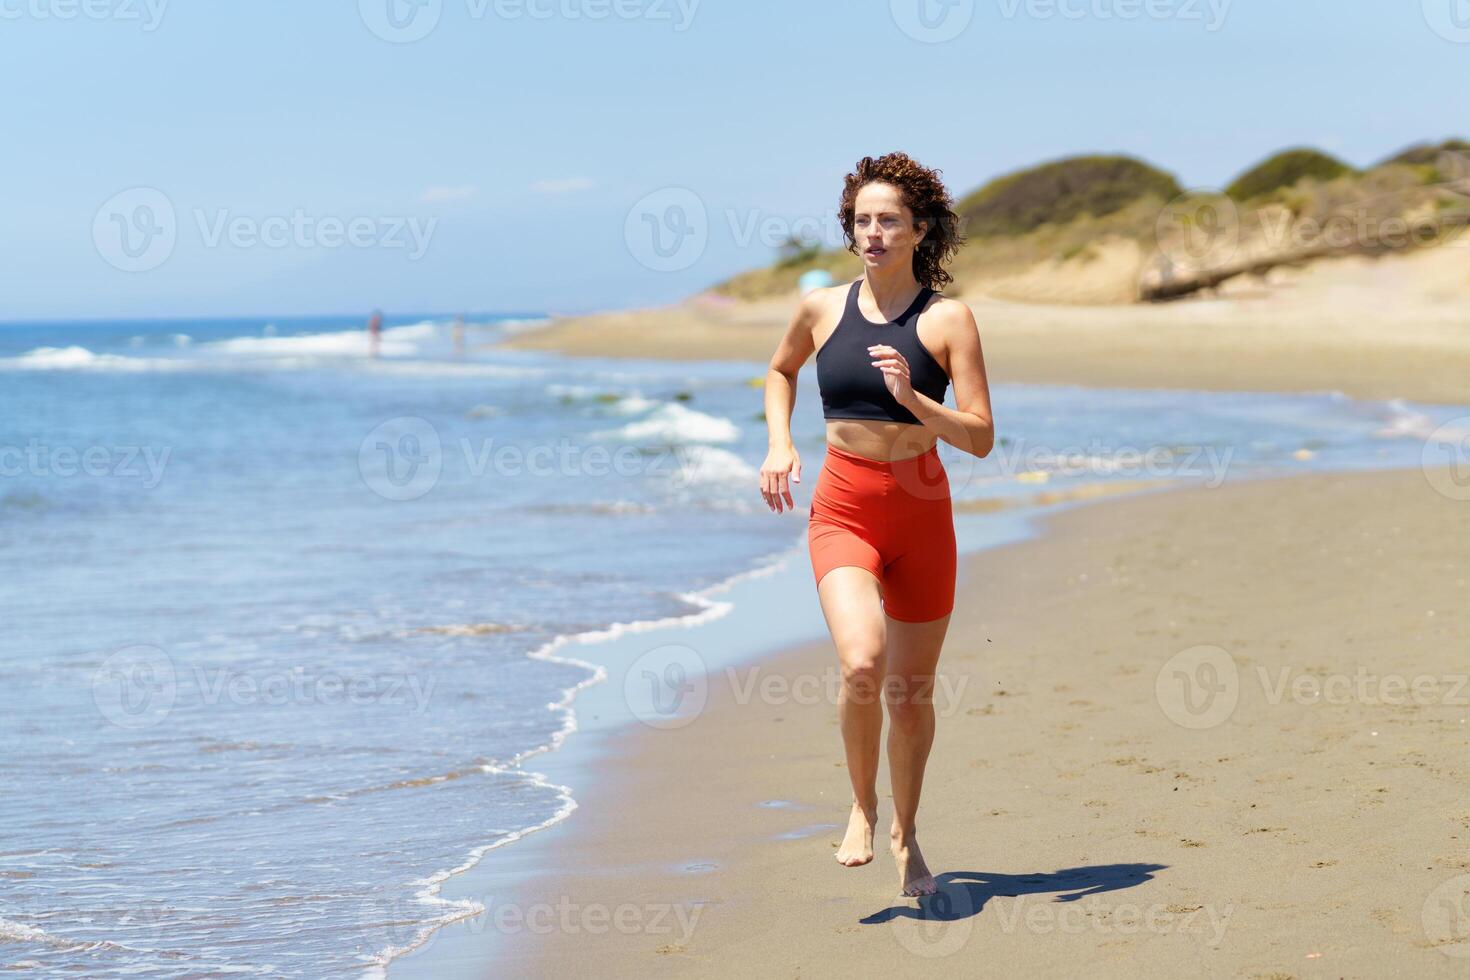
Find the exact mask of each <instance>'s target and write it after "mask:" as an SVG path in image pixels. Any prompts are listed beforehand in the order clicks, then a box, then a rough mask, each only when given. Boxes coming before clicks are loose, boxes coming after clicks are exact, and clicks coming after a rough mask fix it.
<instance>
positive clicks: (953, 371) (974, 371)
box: [902, 299, 995, 456]
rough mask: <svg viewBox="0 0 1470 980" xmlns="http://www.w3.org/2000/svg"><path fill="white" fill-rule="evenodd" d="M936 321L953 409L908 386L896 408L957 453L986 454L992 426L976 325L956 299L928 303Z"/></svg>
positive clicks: (992, 444)
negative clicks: (944, 352)
mask: <svg viewBox="0 0 1470 980" xmlns="http://www.w3.org/2000/svg"><path fill="white" fill-rule="evenodd" d="M927 315H928V316H932V317H934V318H935V320H937V321H938V324H937V325H938V326H939V327H940V328H941V330H942V332H943V336H944V344H945V348H946V349H947V350H948V351H949V379H950V382H951V383H952V384H953V385H954V401H955V405H956V406H957V407H956V408H946V407H945V406H944V405H942V404H940V403H939V402H937V401H935V400H934V399H932V398H930V397H929V396H928V395H925V394H923V393H921V392H918V391H915V390H914V389H913V387H912V386H909V385H905V386H904V387H906V388H908V392H907V394H908V395H909V396H910V397H909V398H908V399H907V400H905V401H904V402H903V403H902V404H903V406H904V407H905V408H907V409H908V410H909V411H910V412H913V413H914V416H915V417H916V418H918V420H919V421H920V422H921V423H923V424H924V425H925V426H926V427H927V428H930V429H933V430H934V432H935V433H936V434H937V435H938V436H939V438H941V439H943V440H944V441H945V442H947V443H949V444H950V445H951V446H954V447H955V448H957V449H963V450H964V451H965V452H967V453H973V454H974V455H976V456H988V455H989V454H990V451H991V450H992V449H994V448H995V423H994V421H993V420H992V419H991V416H990V384H989V382H988V381H987V380H986V377H985V355H984V353H983V352H982V351H981V349H980V327H979V326H978V325H977V324H976V323H975V314H973V313H971V312H970V308H969V307H968V306H967V305H965V304H964V303H962V302H960V301H959V300H957V299H952V300H948V301H944V302H939V303H936V304H934V306H933V307H931V308H930V309H929V310H928V311H927Z"/></svg>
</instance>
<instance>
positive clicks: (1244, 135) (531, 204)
mask: <svg viewBox="0 0 1470 980" xmlns="http://www.w3.org/2000/svg"><path fill="white" fill-rule="evenodd" d="M389 2H390V0H330V2H323V0H313V2H304V0H250V2H248V3H235V4H225V3H205V2H201V0H173V2H166V0H0V80H3V81H4V83H5V91H6V93H7V96H6V99H5V102H4V108H3V110H0V112H3V116H0V118H3V132H4V134H5V137H6V139H5V143H6V149H5V152H4V153H0V207H3V213H4V215H5V221H4V222H3V224H0V236H3V241H4V261H3V263H0V319H34V318H67V317H104V318H107V317H114V316H116V317H149V316H188V315H230V314H241V315H256V314H261V315H265V314H289V313H326V312H348V311H354V310H359V309H369V308H372V307H382V308H383V309H385V310H389V311H391V310H403V311H428V310H442V311H451V310H458V309H469V310H481V311H483V310H546V311H553V312H573V311H581V310H588V309H599V308H609V307H616V306H624V305H630V304H646V303H660V302H671V301H673V300H676V299H678V298H680V297H682V296H685V295H688V294H689V293H691V292H694V291H697V290H698V289H700V288H702V287H703V286H706V285H708V284H710V283H712V282H715V281H717V280H719V279H721V278H723V277H725V276H727V275H729V274H731V273H733V272H736V271H738V270H740V269H743V268H748V267H752V266H757V265H760V264H763V263H764V262H766V261H768V260H769V259H770V258H771V257H772V255H773V254H774V249H773V248H772V244H771V243H772V242H774V241H775V240H776V239H777V238H779V237H780V234H781V232H782V231H783V230H784V229H788V228H790V227H792V226H793V224H794V223H799V222H805V223H807V224H811V225H814V226H815V225H817V224H821V223H824V222H828V221H829V219H830V216H831V212H832V210H833V208H834V206H835V202H836V199H837V194H838V191H839V189H840V181H841V177H842V175H843V174H844V173H845V172H846V171H847V170H849V169H850V168H851V166H852V164H853V163H854V162H855V161H856V160H857V159H858V158H859V157H861V156H863V155H865V154H874V155H876V154H879V153H883V152H886V151H888V150H890V149H903V150H905V151H907V152H909V153H911V154H912V155H914V156H915V157H917V158H918V159H919V160H921V161H922V162H924V163H926V164H927V165H929V166H934V167H939V168H941V169H942V170H943V171H944V173H945V177H946V180H947V181H948V182H949V184H950V186H951V189H952V190H954V191H955V193H956V195H957V196H958V195H959V194H961V193H964V192H967V191H969V190H971V189H973V188H974V187H976V186H978V185H979V184H980V183H982V182H983V181H985V180H986V179H988V178H990V177H993V176H995V175H997V174H1000V173H1003V172H1005V171H1007V170H1011V169H1014V168H1016V167H1021V166H1027V165H1030V164H1033V163H1037V162H1040V161H1042V160H1047V159H1053V158H1056V157H1060V156H1066V155H1070V154H1075V153H1084V152H1126V153H1130V154H1134V155H1137V156H1139V157H1142V158H1143V159H1146V160H1148V161H1150V162H1152V163H1154V164H1156V165H1158V166H1161V167H1163V168H1165V169H1167V170H1170V171H1172V172H1173V173H1175V174H1176V175H1177V176H1178V177H1179V179H1180V181H1181V183H1183V184H1185V185H1186V186H1192V187H1196V186H1199V187H1202V186H1218V185H1220V184H1223V183H1224V182H1226V181H1228V180H1229V179H1230V178H1231V177H1232V176H1233V175H1234V174H1236V173H1237V172H1239V171H1240V170H1241V169H1243V168H1244V167H1245V166H1247V165H1249V164H1251V163H1253V162H1255V161H1256V160H1258V159H1260V158H1261V157H1263V156H1265V155H1266V154H1268V153H1270V152H1273V151H1275V150H1278V149H1281V148H1284V147H1287V146H1293V145H1314V146H1318V147H1321V148H1323V149H1326V150H1328V151H1330V152H1333V153H1336V154H1338V155H1340V156H1342V157H1344V158H1346V159H1347V160H1348V161H1350V162H1352V163H1355V164H1358V165H1365V164H1369V163H1372V162H1375V161H1377V160H1379V159H1381V158H1382V157H1384V156H1386V155H1388V154H1389V153H1391V152H1393V151H1394V150H1396V149H1398V148H1401V147H1402V146H1404V145H1406V144H1408V143H1411V142H1416V141H1419V140H1422V139H1440V138H1444V137H1446V136H1451V135H1460V136H1470V120H1467V119H1466V117H1465V116H1464V114H1463V112H1456V110H1455V108H1454V107H1455V106H1456V105H1461V106H1462V105H1463V97H1462V95H1463V92H1464V91H1465V88H1466V85H1465V83H1466V81H1467V80H1470V0H1423V3H1422V5H1421V0H1396V2H1393V3H1386V2H1368V0H1352V2H1348V0H1336V2H1328V0H1291V2H1284V0H949V2H950V3H951V6H950V7H948V8H946V7H944V6H943V5H942V4H940V3H939V2H938V0H923V2H924V3H925V4H927V7H926V10H927V13H928V15H929V20H928V21H921V20H918V19H916V7H917V4H919V3H920V2H921V0H862V2H850V0H849V2H844V3H836V2H793V0H785V2H779V0H416V2H417V3H419V4H422V5H423V6H422V7H420V8H415V7H414V6H413V3H412V2H410V0H391V2H392V3H394V4H395V5H397V6H396V7H395V10H396V12H397V13H398V15H399V19H398V20H397V21H396V22H390V21H389V20H387V19H386V13H387V4H388V3H389ZM415 17H416V18H417V19H415ZM946 17H947V18H948V19H945V18H946ZM393 23H398V24H401V25H406V26H405V27H403V31H404V32H405V33H402V34H397V35H395V33H394V31H395V28H393V26H392V24H393ZM925 23H927V24H929V25H931V27H929V28H926V27H925V26H924V24H925ZM957 27H962V28H963V29H962V30H958V33H957V35H956V36H954V37H952V38H950V39H947V40H942V41H940V40H933V39H934V38H937V37H939V36H940V35H943V34H944V33H946V32H952V31H954V30H956V29H957ZM375 30H376V31H377V33H375ZM423 31H427V33H425V34H424V36H423V37H420V38H417V39H412V40H391V39H385V37H383V36H379V35H380V34H382V35H386V36H388V37H390V38H393V37H397V38H404V37H406V36H409V35H413V34H415V33H420V32H423ZM926 31H930V32H931V33H929V34H927V35H926V33H925V32H926ZM926 37H928V38H931V40H926V39H925V38H926ZM140 195H141V196H140ZM160 195H161V197H160ZM160 202H162V203H160ZM144 206H146V209H145V210H140V207H144ZM700 210H702V211H703V216H702V217H701V215H700V214H699V213H698V212H699V211H700ZM168 211H171V214H168V213H165V212H168ZM165 227H167V228H168V229H170V230H171V234H168V235H162V236H160V235H159V234H158V233H159V232H160V231H162V230H164V229H165ZM828 227H830V225H828ZM415 229H416V230H417V237H415ZM680 229H686V230H689V229H693V231H694V232H695V234H694V236H693V237H692V238H690V237H688V236H686V237H685V239H674V238H668V239H661V240H664V241H665V243H666V244H667V243H668V242H672V241H676V240H677V241H685V242H693V243H694V245H692V246H690V247H682V246H681V249H680V250H676V251H674V253H673V254H668V255H666V254H664V253H661V252H658V251H651V250H650V243H649V240H648V237H647V236H649V235H652V234H653V233H654V232H655V231H657V232H658V234H660V235H675V234H676V233H677V232H678V231H679V230H680ZM761 229H764V230H765V233H766V235H767V238H766V240H765V241H764V242H763V241H762V234H761V233H759V232H760V230H761ZM124 232H126V233H127V234H128V235H129V236H136V237H130V238H128V239H126V241H127V242H131V243H132V244H131V246H130V248H131V249H132V250H133V251H134V252H136V251H138V250H139V249H143V252H142V254H141V255H132V254H130V253H125V252H119V251H118V248H119V247H120V245H119V243H120V242H123V241H124V240H123V239H121V238H119V237H118V236H121V235H122V234H124ZM145 235H147V236H148V237H143V236H145ZM108 236H113V237H112V238H111V239H109V237H108ZM640 236H642V237H640ZM349 238H350V239H351V240H350V241H349V240H348V239H349ZM130 267H137V268H136V269H135V271H128V269H129V268H130Z"/></svg>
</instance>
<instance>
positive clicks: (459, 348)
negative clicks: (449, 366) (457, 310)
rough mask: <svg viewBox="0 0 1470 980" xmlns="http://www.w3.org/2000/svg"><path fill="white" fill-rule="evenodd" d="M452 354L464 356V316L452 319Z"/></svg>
mask: <svg viewBox="0 0 1470 980" xmlns="http://www.w3.org/2000/svg"><path fill="white" fill-rule="evenodd" d="M453 332H454V353H456V354H461V355H462V354H464V314H463V313H461V314H460V315H459V316H457V317H455V318H454V328H453Z"/></svg>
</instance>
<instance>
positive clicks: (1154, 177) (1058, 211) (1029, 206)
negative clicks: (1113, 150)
mask: <svg viewBox="0 0 1470 980" xmlns="http://www.w3.org/2000/svg"><path fill="white" fill-rule="evenodd" d="M1180 193H1182V188H1180V186H1179V183H1178V181H1176V180H1175V179H1174V178H1173V177H1172V176H1171V175H1169V174H1166V173H1164V172H1163V171H1162V170H1156V169H1155V168H1153V167H1151V166H1149V165H1148V164H1146V163H1143V162H1142V161H1140V160H1134V159H1133V158H1131V157H1122V156H1085V157H1072V158H1070V159H1066V160H1056V161H1054V162H1052V163H1045V164H1042V165H1041V166H1039V167H1031V168H1029V169H1026V170H1018V171H1016V172H1015V173H1010V174H1006V175H1005V176H1003V177H997V178H996V179H995V180H992V181H991V182H990V183H988V184H986V185H985V186H984V187H982V188H980V189H979V190H978V191H975V192H974V193H973V194H971V195H969V196H968V197H965V198H964V199H962V200H961V201H960V202H959V204H958V205H957V206H956V207H955V210H956V211H957V212H958V213H959V215H960V220H961V228H962V229H963V231H964V233H965V235H966V236H968V237H970V238H984V237H987V236H991V235H1024V234H1026V233H1027V232H1030V231H1035V230H1036V229H1037V228H1040V227H1041V226H1043V225H1063V224H1066V223H1067V222H1069V221H1072V220H1074V219H1076V218H1080V217H1084V216H1090V217H1094V218H1102V217H1106V216H1107V215H1110V214H1115V213H1117V212H1118V211H1121V210H1123V209H1124V208H1125V207H1127V206H1128V205H1129V204H1132V203H1133V202H1134V201H1136V200H1138V199H1139V198H1142V197H1150V196H1152V197H1156V198H1159V199H1160V200H1162V201H1168V200H1171V199H1172V198H1174V197H1177V196H1178V195H1179V194H1180Z"/></svg>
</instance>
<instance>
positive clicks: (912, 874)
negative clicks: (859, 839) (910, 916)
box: [889, 830, 939, 898]
mask: <svg viewBox="0 0 1470 980" xmlns="http://www.w3.org/2000/svg"><path fill="white" fill-rule="evenodd" d="M890 836H891V839H890V841H889V847H890V848H891V849H892V850H893V860H894V861H896V862H898V879H899V882H900V885H901V888H902V890H903V894H904V895H905V896H907V897H909V898H914V897H917V896H920V895H933V894H934V893H935V892H937V891H938V890H939V886H938V885H937V884H935V882H934V876H933V875H931V874H930V873H929V866H928V865H927V864H925V863H924V855H923V854H921V853H920V852H919V841H918V838H917V837H915V836H914V835H913V834H912V833H910V834H908V835H904V834H903V833H901V832H899V831H897V830H895V831H892V832H891V835H890Z"/></svg>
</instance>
